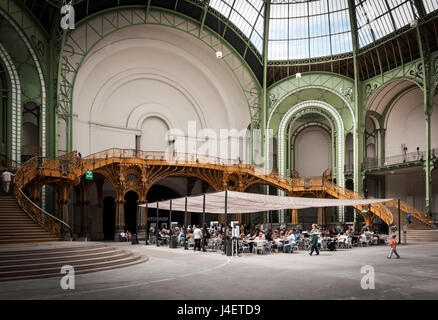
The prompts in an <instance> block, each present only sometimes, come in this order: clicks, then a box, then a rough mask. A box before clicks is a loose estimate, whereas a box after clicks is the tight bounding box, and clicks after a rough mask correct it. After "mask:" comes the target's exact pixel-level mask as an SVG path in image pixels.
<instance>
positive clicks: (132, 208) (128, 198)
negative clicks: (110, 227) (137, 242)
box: [125, 191, 138, 233]
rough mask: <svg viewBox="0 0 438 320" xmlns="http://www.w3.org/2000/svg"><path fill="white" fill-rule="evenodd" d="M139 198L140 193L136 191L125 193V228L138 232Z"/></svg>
mask: <svg viewBox="0 0 438 320" xmlns="http://www.w3.org/2000/svg"><path fill="white" fill-rule="evenodd" d="M137 200H138V195H137V193H136V192H134V191H129V192H128V193H127V194H125V230H129V232H131V233H137V205H138V204H137Z"/></svg>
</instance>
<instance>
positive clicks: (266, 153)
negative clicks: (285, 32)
mask: <svg viewBox="0 0 438 320" xmlns="http://www.w3.org/2000/svg"><path fill="white" fill-rule="evenodd" d="M264 3H265V13H264V16H265V17H269V15H270V14H269V12H270V1H268V0H265V1H264ZM268 35H269V19H264V27H263V88H262V99H263V101H262V110H261V117H260V121H261V124H260V129H261V130H262V132H261V138H262V139H261V144H262V145H261V149H262V155H264V156H265V159H267V157H268V156H269V150H265V147H266V141H265V139H266V125H267V117H268V96H267V91H268V90H267V83H268V75H267V74H268Z"/></svg>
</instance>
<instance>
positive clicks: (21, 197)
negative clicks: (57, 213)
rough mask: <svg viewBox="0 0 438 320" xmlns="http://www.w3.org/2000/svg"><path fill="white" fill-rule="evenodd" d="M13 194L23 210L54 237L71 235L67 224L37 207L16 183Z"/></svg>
mask: <svg viewBox="0 0 438 320" xmlns="http://www.w3.org/2000/svg"><path fill="white" fill-rule="evenodd" d="M14 194H15V197H16V198H17V201H18V203H19V205H20V206H21V208H23V210H24V212H26V213H27V214H28V215H29V216H30V217H31V218H32V219H33V220H34V221H35V222H36V223H38V224H39V225H40V226H42V227H43V228H44V229H46V230H47V231H48V232H50V233H51V234H53V235H54V236H56V237H61V236H62V235H64V234H69V235H70V236H72V230H71V228H70V226H69V225H68V224H66V223H65V222H64V221H62V220H60V219H58V218H56V217H54V216H52V215H51V214H50V213H48V212H46V211H44V209H42V208H40V207H38V206H37V205H36V204H35V203H34V202H32V201H31V200H30V199H29V198H28V197H27V196H26V195H25V194H24V192H23V191H22V190H21V189H19V188H18V187H17V186H16V185H15V188H14Z"/></svg>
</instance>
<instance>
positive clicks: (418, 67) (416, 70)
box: [362, 59, 424, 106]
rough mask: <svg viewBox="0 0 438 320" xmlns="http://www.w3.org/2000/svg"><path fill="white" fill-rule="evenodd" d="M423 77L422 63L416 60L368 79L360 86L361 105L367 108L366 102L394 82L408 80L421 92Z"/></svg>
mask: <svg viewBox="0 0 438 320" xmlns="http://www.w3.org/2000/svg"><path fill="white" fill-rule="evenodd" d="M423 77H424V70H423V63H422V61H421V59H417V60H414V61H411V62H409V63H406V64H404V65H401V66H399V67H397V68H394V69H391V70H389V71H387V72H384V73H383V74H381V75H378V76H375V77H373V78H371V79H368V80H366V81H365V82H364V83H363V86H362V88H363V94H362V99H363V101H362V102H363V103H362V105H367V106H368V101H372V99H374V98H375V97H376V96H377V95H378V93H379V91H380V90H382V89H383V88H384V87H385V85H387V84H388V83H391V82H394V81H400V80H408V81H410V82H412V83H414V84H416V85H417V86H418V87H419V88H421V90H423Z"/></svg>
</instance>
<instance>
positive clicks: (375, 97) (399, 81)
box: [365, 77, 423, 114]
mask: <svg viewBox="0 0 438 320" xmlns="http://www.w3.org/2000/svg"><path fill="white" fill-rule="evenodd" d="M405 81H407V82H409V83H411V85H410V86H407V87H404V88H401V89H399V91H398V92H396V93H395V94H394V97H393V98H392V99H391V100H393V99H394V98H395V97H396V96H398V95H400V94H402V93H403V92H404V91H406V90H413V89H420V90H423V87H422V85H421V84H420V83H419V82H418V81H416V80H415V79H413V78H410V77H400V78H396V79H391V80H389V81H387V82H386V83H384V84H382V85H381V86H379V87H378V88H377V89H376V91H373V94H372V96H370V97H369V99H367V100H366V104H365V106H366V110H371V107H372V106H373V104H374V102H375V101H376V100H381V99H384V98H385V97H380V94H381V93H382V91H383V90H385V89H386V88H387V87H388V86H391V85H392V86H393V87H392V88H391V89H394V88H395V87H396V86H397V85H398V84H403V82H405ZM391 89H390V90H391ZM386 94H388V93H386ZM387 108H388V106H385V109H387ZM376 111H378V110H376ZM379 112H380V111H379ZM383 113H385V111H383V112H382V114H383Z"/></svg>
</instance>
